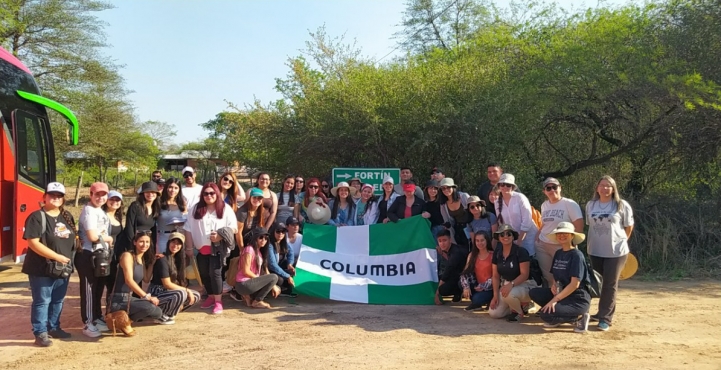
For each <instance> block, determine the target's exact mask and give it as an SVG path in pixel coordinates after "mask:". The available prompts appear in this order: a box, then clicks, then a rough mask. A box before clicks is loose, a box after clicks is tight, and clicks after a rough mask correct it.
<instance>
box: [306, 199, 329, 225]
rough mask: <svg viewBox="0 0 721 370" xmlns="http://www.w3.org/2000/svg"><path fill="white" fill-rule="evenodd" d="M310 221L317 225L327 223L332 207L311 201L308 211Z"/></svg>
mask: <svg viewBox="0 0 721 370" xmlns="http://www.w3.org/2000/svg"><path fill="white" fill-rule="evenodd" d="M306 217H307V218H308V222H310V223H312V224H316V225H325V224H326V223H328V220H330V207H328V206H327V205H325V204H324V205H320V204H318V203H316V202H311V203H310V205H308V210H307V211H306Z"/></svg>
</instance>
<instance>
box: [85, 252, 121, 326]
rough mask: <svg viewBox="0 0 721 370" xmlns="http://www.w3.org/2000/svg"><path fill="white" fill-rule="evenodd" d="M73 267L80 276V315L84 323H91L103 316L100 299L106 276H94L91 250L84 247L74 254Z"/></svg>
mask: <svg viewBox="0 0 721 370" xmlns="http://www.w3.org/2000/svg"><path fill="white" fill-rule="evenodd" d="M75 267H76V268H77V270H78V276H79V277H80V317H81V318H82V319H83V323H84V324H88V323H90V324H92V323H93V321H95V320H97V319H101V318H103V308H102V303H101V301H102V298H103V288H105V280H106V279H107V277H95V269H94V268H93V252H91V251H88V250H85V249H83V250H82V251H81V252H79V253H76V254H75ZM116 271H117V269H116Z"/></svg>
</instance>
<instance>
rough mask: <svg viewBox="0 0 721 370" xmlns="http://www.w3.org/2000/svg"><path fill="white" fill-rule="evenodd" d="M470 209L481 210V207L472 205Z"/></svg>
mask: <svg viewBox="0 0 721 370" xmlns="http://www.w3.org/2000/svg"><path fill="white" fill-rule="evenodd" d="M468 208H470V209H481V207H478V206H477V205H475V204H471V205H470V206H469V207H468Z"/></svg>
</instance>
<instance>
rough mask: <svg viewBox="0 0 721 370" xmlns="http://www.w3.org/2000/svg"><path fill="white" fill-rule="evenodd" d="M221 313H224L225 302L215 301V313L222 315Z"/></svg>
mask: <svg viewBox="0 0 721 370" xmlns="http://www.w3.org/2000/svg"><path fill="white" fill-rule="evenodd" d="M221 313H223V304H222V303H220V302H215V305H214V306H213V315H220V314H221Z"/></svg>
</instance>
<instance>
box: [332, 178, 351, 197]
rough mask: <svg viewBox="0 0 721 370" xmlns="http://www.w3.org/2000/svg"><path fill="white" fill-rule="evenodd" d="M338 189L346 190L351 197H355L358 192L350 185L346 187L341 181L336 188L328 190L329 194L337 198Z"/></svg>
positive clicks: (345, 183)
mask: <svg viewBox="0 0 721 370" xmlns="http://www.w3.org/2000/svg"><path fill="white" fill-rule="evenodd" d="M340 188H348V191H349V192H350V195H351V196H355V193H356V192H357V191H358V189H356V188H352V187H351V186H350V185H348V183H347V182H345V181H341V182H339V183H338V185H337V186H336V187H334V188H333V189H330V193H331V194H333V196H334V197H337V196H338V189H340Z"/></svg>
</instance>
